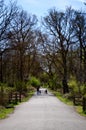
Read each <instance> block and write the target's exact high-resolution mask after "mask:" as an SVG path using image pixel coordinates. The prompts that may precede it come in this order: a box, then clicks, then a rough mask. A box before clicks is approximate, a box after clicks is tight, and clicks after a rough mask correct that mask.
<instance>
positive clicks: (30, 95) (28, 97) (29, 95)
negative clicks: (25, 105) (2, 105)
mask: <svg viewBox="0 0 86 130" xmlns="http://www.w3.org/2000/svg"><path fill="white" fill-rule="evenodd" d="M33 94H34V91H31V92H29V93H28V96H27V97H25V98H23V100H22V102H26V101H28V100H29V99H30V98H31V97H32V96H33Z"/></svg>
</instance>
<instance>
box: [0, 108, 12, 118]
mask: <svg viewBox="0 0 86 130" xmlns="http://www.w3.org/2000/svg"><path fill="white" fill-rule="evenodd" d="M13 110H14V108H9V109H7V108H0V119H4V118H6V117H7V116H8V114H11V113H12V112H13Z"/></svg>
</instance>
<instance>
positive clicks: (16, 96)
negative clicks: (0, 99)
mask: <svg viewBox="0 0 86 130" xmlns="http://www.w3.org/2000/svg"><path fill="white" fill-rule="evenodd" d="M21 100H22V94H21V93H19V92H14V93H13V92H11V93H10V94H9V97H8V103H9V104H10V103H14V104H17V103H18V102H21Z"/></svg>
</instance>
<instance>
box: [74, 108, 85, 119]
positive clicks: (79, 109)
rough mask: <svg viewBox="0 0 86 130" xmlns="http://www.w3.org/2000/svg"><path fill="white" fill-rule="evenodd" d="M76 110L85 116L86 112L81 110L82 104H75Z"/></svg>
mask: <svg viewBox="0 0 86 130" xmlns="http://www.w3.org/2000/svg"><path fill="white" fill-rule="evenodd" d="M76 111H77V112H78V113H79V114H80V115H82V116H85V117H86V112H83V110H82V106H76Z"/></svg>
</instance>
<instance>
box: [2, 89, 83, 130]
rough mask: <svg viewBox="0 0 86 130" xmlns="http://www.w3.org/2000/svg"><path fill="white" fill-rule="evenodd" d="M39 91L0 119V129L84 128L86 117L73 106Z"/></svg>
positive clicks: (80, 129) (47, 129)
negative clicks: (7, 115)
mask: <svg viewBox="0 0 86 130" xmlns="http://www.w3.org/2000/svg"><path fill="white" fill-rule="evenodd" d="M41 91H42V92H41V94H40V95H37V94H35V95H34V96H33V97H32V98H31V99H30V100H29V101H28V102H25V103H22V104H20V105H19V106H17V107H16V109H15V111H14V113H13V114H11V115H10V116H9V117H8V118H7V119H4V120H0V130H86V119H85V118H84V117H82V116H80V115H78V114H77V113H76V112H75V111H74V109H73V107H71V106H67V105H65V104H64V103H62V102H61V101H59V100H58V99H57V98H56V97H54V96H53V95H52V94H50V93H49V94H44V89H41Z"/></svg>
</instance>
